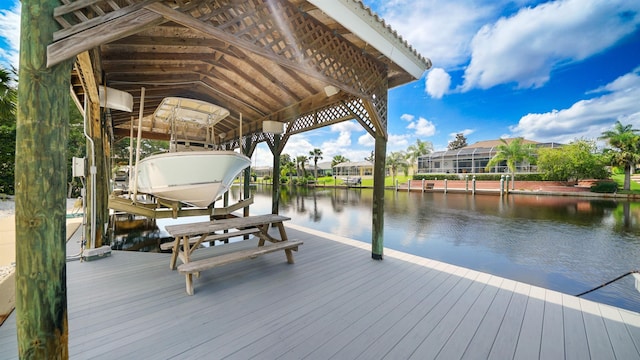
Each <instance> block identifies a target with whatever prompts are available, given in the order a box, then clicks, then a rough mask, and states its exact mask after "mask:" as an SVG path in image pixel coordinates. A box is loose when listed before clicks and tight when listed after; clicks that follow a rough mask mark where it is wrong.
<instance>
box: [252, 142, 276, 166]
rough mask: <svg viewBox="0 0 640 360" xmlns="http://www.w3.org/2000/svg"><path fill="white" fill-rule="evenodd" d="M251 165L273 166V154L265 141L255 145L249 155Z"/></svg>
mask: <svg viewBox="0 0 640 360" xmlns="http://www.w3.org/2000/svg"><path fill="white" fill-rule="evenodd" d="M251 166H258V167H262V166H270V167H272V166H273V154H271V150H269V147H268V146H267V144H266V143H260V144H258V146H256V149H255V151H254V152H253V156H252V157H251Z"/></svg>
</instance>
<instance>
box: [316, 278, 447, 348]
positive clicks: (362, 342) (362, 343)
mask: <svg viewBox="0 0 640 360" xmlns="http://www.w3.org/2000/svg"><path fill="white" fill-rule="evenodd" d="M442 270H446V268H442ZM426 275H427V277H426V278H424V279H423V280H422V282H421V284H422V286H420V287H418V288H417V289H416V288H415V287H411V288H410V289H408V290H409V292H410V293H409V294H408V296H407V297H406V298H405V300H404V301H400V302H397V303H395V304H394V303H392V302H391V301H389V302H388V303H386V304H385V305H386V306H385V307H383V309H384V311H382V310H381V311H380V312H378V313H375V314H374V315H371V314H366V315H365V316H364V317H363V319H365V320H364V321H362V322H360V323H357V324H352V325H351V326H350V327H348V328H347V329H346V330H345V331H344V332H342V333H339V334H336V335H334V336H333V338H331V339H327V341H326V342H325V344H324V345H323V346H321V347H319V348H318V349H316V350H315V351H314V352H313V353H311V354H310V356H309V358H311V359H329V358H334V357H335V358H355V357H356V356H358V355H359V353H357V354H356V353H354V351H356V350H354V349H357V350H358V351H361V349H367V348H369V347H371V346H373V344H375V343H377V341H378V339H379V338H380V337H381V336H386V332H387V331H388V330H389V329H391V328H392V327H393V326H395V325H396V323H397V322H399V321H401V319H402V318H403V316H404V315H405V314H406V313H407V312H410V311H412V310H413V309H414V308H415V307H416V306H419V305H420V304H421V302H422V300H423V298H419V297H417V296H415V291H416V290H417V291H422V289H424V288H430V289H434V291H435V290H436V289H437V288H438V287H439V286H440V285H441V284H442V283H444V282H445V280H446V279H448V278H449V277H450V276H451V274H449V273H447V272H446V271H430V272H428V273H427V274H426ZM336 354H337V356H336ZM349 355H351V356H349Z"/></svg>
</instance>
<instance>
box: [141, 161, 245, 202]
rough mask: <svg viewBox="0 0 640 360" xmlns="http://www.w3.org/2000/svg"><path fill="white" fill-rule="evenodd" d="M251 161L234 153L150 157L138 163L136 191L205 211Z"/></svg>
mask: <svg viewBox="0 0 640 360" xmlns="http://www.w3.org/2000/svg"><path fill="white" fill-rule="evenodd" d="M250 163H251V160H250V159H249V158H248V157H246V156H244V155H241V154H239V153H237V152H234V151H217V150H213V151H185V152H174V153H165V154H160V155H153V156H149V157H147V158H145V159H142V160H140V162H139V163H138V191H139V192H143V193H147V194H151V195H153V196H156V197H158V198H162V199H167V200H174V201H180V202H183V203H187V204H191V205H194V206H198V207H207V206H209V205H210V204H211V203H213V202H214V201H215V200H217V199H218V198H219V197H220V196H221V195H222V194H224V193H225V192H226V191H227V190H229V186H231V184H232V182H233V179H235V177H236V176H237V175H238V174H239V173H240V171H242V170H243V169H244V168H246V167H247V166H249V165H250Z"/></svg>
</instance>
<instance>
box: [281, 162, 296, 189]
mask: <svg viewBox="0 0 640 360" xmlns="http://www.w3.org/2000/svg"><path fill="white" fill-rule="evenodd" d="M295 172H296V165H295V163H293V162H291V161H289V162H287V163H285V164H282V170H281V171H280V175H281V176H282V177H285V176H289V184H293V179H292V176H291V174H293V173H295Z"/></svg>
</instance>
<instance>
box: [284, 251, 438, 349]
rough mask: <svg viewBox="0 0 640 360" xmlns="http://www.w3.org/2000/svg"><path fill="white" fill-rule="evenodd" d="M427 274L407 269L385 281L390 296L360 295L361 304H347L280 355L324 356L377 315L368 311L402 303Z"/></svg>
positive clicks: (384, 310) (381, 310) (382, 311)
mask: <svg viewBox="0 0 640 360" xmlns="http://www.w3.org/2000/svg"><path fill="white" fill-rule="evenodd" d="M393 260H395V259H392V261H393ZM430 278H432V272H431V271H426V272H425V271H418V272H415V271H411V274H410V276H407V277H405V278H404V279H403V280H402V281H401V282H389V287H388V288H387V289H386V290H385V291H388V292H390V293H391V294H392V295H391V297H385V298H384V300H380V298H381V297H377V298H372V299H364V300H365V303H364V304H358V305H356V307H352V308H350V309H349V311H347V312H346V313H344V315H343V316H341V317H340V319H339V320H338V321H334V322H331V323H328V324H325V325H324V326H322V327H319V329H318V330H317V331H315V332H314V333H313V334H311V336H310V337H309V339H308V340H306V341H305V342H304V343H299V344H294V346H293V347H292V349H291V350H290V351H288V352H287V353H286V356H284V357H285V358H297V359H302V358H306V357H309V356H310V357H312V358H316V359H318V358H323V359H328V358H329V357H330V356H332V355H333V354H334V353H335V352H336V351H337V350H339V349H340V348H341V347H342V346H344V345H346V344H348V343H349V342H351V341H352V340H353V338H354V337H355V336H357V335H358V334H361V333H362V332H364V331H366V330H367V329H369V328H370V327H372V326H373V325H374V324H375V323H376V322H377V321H378V320H380V319H381V318H380V317H377V316H371V314H387V313H389V312H391V311H393V309H394V308H397V307H400V306H402V305H401V304H402V303H404V302H405V301H406V300H407V299H408V298H410V297H411V295H413V294H414V292H415V289H416V287H417V288H420V287H423V286H425V284H427V283H429V279H430ZM367 300H368V301H367ZM361 306H362V308H361Z"/></svg>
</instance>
